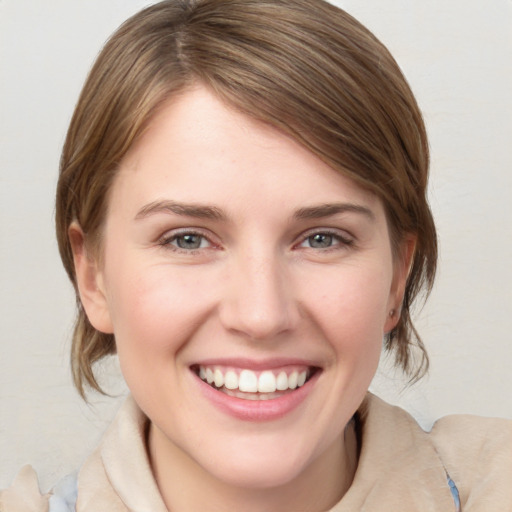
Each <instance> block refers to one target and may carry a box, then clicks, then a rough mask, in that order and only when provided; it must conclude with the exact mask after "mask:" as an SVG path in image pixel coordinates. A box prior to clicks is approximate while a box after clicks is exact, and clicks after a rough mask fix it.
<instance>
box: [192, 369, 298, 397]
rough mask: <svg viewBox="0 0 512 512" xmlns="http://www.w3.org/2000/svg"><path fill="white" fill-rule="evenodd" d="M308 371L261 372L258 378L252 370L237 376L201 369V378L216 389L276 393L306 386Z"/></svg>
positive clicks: (229, 372)
mask: <svg viewBox="0 0 512 512" xmlns="http://www.w3.org/2000/svg"><path fill="white" fill-rule="evenodd" d="M307 376H308V374H307V371H306V370H304V371H301V372H298V371H296V370H295V371H292V372H291V373H290V375H288V374H287V373H286V372H284V371H281V372H279V373H278V374H277V376H276V375H274V373H272V372H271V371H268V370H267V371H264V372H261V373H260V375H259V376H258V375H257V374H256V373H255V372H253V371H251V370H242V371H241V372H240V374H237V373H236V372H235V371H234V370H228V371H227V372H225V373H224V372H222V371H221V370H220V369H219V368H215V369H212V368H204V367H203V366H200V367H199V377H200V378H201V379H202V380H204V381H206V382H208V384H214V385H215V387H217V388H221V387H222V386H224V387H226V388H227V389H232V390H234V389H238V390H239V391H243V392H245V393H257V392H259V393H274V392H275V391H286V390H287V389H295V388H297V387H300V386H302V385H304V383H305V382H306V379H307Z"/></svg>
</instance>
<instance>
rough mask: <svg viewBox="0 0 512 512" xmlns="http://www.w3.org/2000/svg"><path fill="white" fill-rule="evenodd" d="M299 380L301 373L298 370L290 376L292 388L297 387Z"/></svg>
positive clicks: (289, 384) (290, 386) (289, 382)
mask: <svg viewBox="0 0 512 512" xmlns="http://www.w3.org/2000/svg"><path fill="white" fill-rule="evenodd" d="M298 380H299V374H298V372H292V373H291V374H290V376H289V377H288V387H289V388H290V389H295V388H296V387H297V384H298Z"/></svg>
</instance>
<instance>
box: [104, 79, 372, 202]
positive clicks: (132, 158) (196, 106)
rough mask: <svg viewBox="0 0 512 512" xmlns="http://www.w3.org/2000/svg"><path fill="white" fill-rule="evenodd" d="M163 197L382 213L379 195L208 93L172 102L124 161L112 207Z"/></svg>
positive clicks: (197, 91) (197, 92) (199, 92)
mask: <svg viewBox="0 0 512 512" xmlns="http://www.w3.org/2000/svg"><path fill="white" fill-rule="evenodd" d="M158 196H162V197H160V198H172V199H178V200H180V201H186V202H194V201H200V202H205V201H206V202H211V201H220V202H221V203H224V204H225V205H227V208H228V209H229V208H233V209H235V208H236V207H237V205H238V206H240V207H241V208H242V209H243V207H244V204H247V201H248V200H252V199H254V200H256V201H259V202H260V203H261V204H262V205H263V204H266V203H269V202H272V201H282V202H283V204H282V206H283V207H285V206H286V203H285V202H284V200H285V199H286V201H288V202H290V201H291V202H293V201H296V203H297V205H294V206H296V207H301V206H304V203H305V202H309V203H311V204H318V203H322V202H338V201H340V200H351V201H356V202H360V203H364V204H367V205H371V206H372V207H373V208H376V209H380V204H379V203H380V201H378V200H377V198H376V196H375V195H374V194H372V193H370V192H368V191H366V190H364V189H363V188H361V187H360V186H359V185H357V184H356V183H355V182H354V181H353V180H351V179H349V178H348V177H346V176H343V175H342V174H341V173H339V172H337V171H334V170H333V169H332V168H331V167H329V166H328V165H327V164H326V163H324V162H323V161H321V160H320V159H319V158H318V157H317V156H315V155H314V154H313V153H312V152H310V151H308V150H307V149H305V148H304V147H303V146H301V145H300V144H298V143H297V142H296V141H294V140H293V139H292V138H291V137H289V136H287V135H285V134H283V133H282V132H280V131H279V130H277V129H276V128H274V127H271V126H269V125H267V124H264V123H262V122H260V121H256V120H254V119H252V118H250V117H248V116H246V115H244V114H241V113H239V112H237V111H235V110H234V109H232V108H230V107H228V106H226V105H225V104H224V103H223V102H221V101H220V100H219V99H217V98H216V97H215V96H214V95H213V94H212V93H210V92H209V91H208V90H207V89H205V88H203V87H196V88H194V89H192V90H189V91H187V92H185V93H182V94H181V95H179V96H177V97H174V98H173V99H172V100H171V101H169V102H168V103H166V104H165V105H164V106H163V107H162V108H161V109H160V110H159V112H158V113H157V114H156V115H155V117H154V118H153V120H152V122H151V123H150V125H149V126H148V129H147V130H146V132H145V133H144V135H143V136H142V137H141V138H140V139H139V140H138V141H137V143H136V144H135V145H134V146H133V148H132V149H131V150H130V151H129V153H128V154H127V155H126V157H125V158H124V160H123V162H122V164H121V169H120V172H119V174H118V176H117V178H116V180H115V182H114V186H113V190H111V200H113V201H117V200H118V199H121V198H124V199H127V198H128V197H130V198H131V201H132V202H135V203H139V204H142V203H144V202H146V203H147V202H148V201H151V200H156V199H159V197H158Z"/></svg>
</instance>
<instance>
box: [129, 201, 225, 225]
mask: <svg viewBox="0 0 512 512" xmlns="http://www.w3.org/2000/svg"><path fill="white" fill-rule="evenodd" d="M157 213H174V214H175V215H182V216H184V217H196V218H198V219H212V220H226V215H225V214H224V213H223V212H222V211H221V210H220V209H219V208H217V207H215V206H209V205H202V204H194V203H190V204H188V203H178V202H176V201H168V200H167V201H154V202H152V203H149V204H147V205H146V206H144V207H142V208H141V209H140V210H139V212H138V213H137V215H135V220H139V219H144V218H146V217H149V216H150V215H154V214H157Z"/></svg>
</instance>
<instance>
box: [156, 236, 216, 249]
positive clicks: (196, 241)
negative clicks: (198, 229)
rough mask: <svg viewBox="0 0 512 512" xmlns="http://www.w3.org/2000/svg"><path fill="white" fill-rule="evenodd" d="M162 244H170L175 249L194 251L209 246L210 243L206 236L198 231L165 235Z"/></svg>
mask: <svg viewBox="0 0 512 512" xmlns="http://www.w3.org/2000/svg"><path fill="white" fill-rule="evenodd" d="M162 245H171V246H174V247H176V248H177V249H181V250H185V251H187V250H188V251H194V250H197V249H204V248H205V247H210V245H211V244H210V242H209V241H208V239H207V238H206V237H204V236H203V235H200V234H198V233H181V234H177V235H173V236H171V237H167V238H166V239H165V240H163V243H162Z"/></svg>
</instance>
